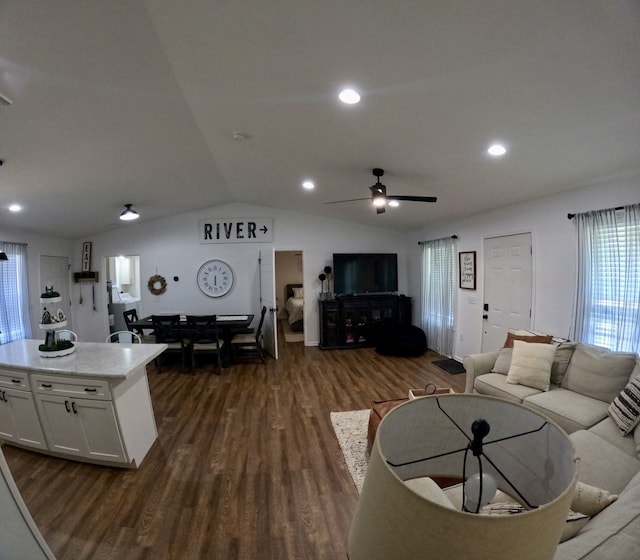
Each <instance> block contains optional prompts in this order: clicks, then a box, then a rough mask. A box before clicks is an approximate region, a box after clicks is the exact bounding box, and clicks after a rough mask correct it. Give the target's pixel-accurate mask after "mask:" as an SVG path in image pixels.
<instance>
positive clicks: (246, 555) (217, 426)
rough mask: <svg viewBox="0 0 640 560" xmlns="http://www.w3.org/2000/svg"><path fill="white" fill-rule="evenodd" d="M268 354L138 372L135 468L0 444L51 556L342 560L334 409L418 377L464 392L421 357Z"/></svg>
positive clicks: (397, 389) (300, 348)
mask: <svg viewBox="0 0 640 560" xmlns="http://www.w3.org/2000/svg"><path fill="white" fill-rule="evenodd" d="M280 358H281V359H280V360H278V361H275V360H273V359H269V360H268V362H267V364H266V365H261V364H259V363H246V364H236V365H233V366H232V367H230V368H227V369H224V370H223V373H222V375H221V376H218V375H215V374H214V373H213V369H211V370H207V369H203V368H201V369H199V370H197V371H196V372H195V375H191V374H190V373H185V372H183V371H181V367H180V365H178V364H176V365H175V366H171V365H169V366H167V365H163V368H162V371H161V372H158V371H157V370H156V369H155V368H154V367H153V366H150V368H149V384H150V389H151V396H152V400H153V406H154V410H155V416H156V422H157V426H158V433H159V439H158V440H157V441H156V442H155V444H154V446H153V447H152V449H151V451H150V452H149V454H148V455H147V457H146V458H145V460H144V461H143V463H142V465H141V466H140V468H139V469H137V470H128V469H118V468H110V467H101V466H95V465H88V464H83V463H78V462H74V461H67V460H62V459H56V458H51V457H47V456H44V455H40V454H37V453H32V452H29V451H25V450H22V449H17V448H15V447H11V446H4V447H3V450H4V453H5V456H6V458H7V462H8V463H9V466H10V468H11V471H12V473H13V476H14V478H15V480H16V483H17V485H18V487H19V488H20V491H21V493H22V495H23V497H24V500H25V502H26V503H27V506H28V507H29V510H30V511H31V514H32V515H33V518H34V519H35V522H36V524H37V525H38V527H39V528H40V530H41V532H42V534H43V536H44V538H45V540H46V541H47V542H48V543H49V546H50V547H51V549H52V550H53V552H54V553H55V554H56V556H57V558H58V559H59V560H71V559H73V560H79V559H91V560H99V559H118V560H120V559H127V560H137V559H143V558H144V559H176V560H177V559H180V560H188V559H197V560H201V559H216V560H227V559H252V560H253V559H261V560H268V559H279V560H280V559H285V560H288V559H296V560H297V559H314V560H315V559H335V558H341V559H344V558H346V551H347V536H348V531H349V525H350V523H351V519H352V516H353V513H354V511H355V506H356V502H357V499H358V495H357V492H356V490H355V487H354V485H353V482H352V480H351V477H350V475H349V472H348V471H347V468H346V465H345V463H344V461H343V458H342V453H341V452H340V448H339V446H338V442H337V440H336V437H335V434H334V432H333V429H332V427H331V422H330V419H329V413H330V412H332V411H343V410H357V409H363V408H369V406H370V402H371V400H372V399H373V400H382V399H391V398H399V397H404V396H406V394H407V391H408V389H409V388H410V387H416V388H421V387H424V385H425V384H426V383H427V382H434V383H435V384H436V385H438V386H440V387H452V388H453V389H454V390H456V391H463V390H464V382H465V374H459V375H449V374H447V373H446V372H444V371H443V370H441V369H439V368H438V367H436V366H433V365H432V364H431V363H430V362H431V361H432V360H436V359H439V358H441V356H439V355H437V354H435V353H432V352H429V353H427V354H425V355H424V356H423V357H421V358H394V357H383V356H380V355H378V354H377V353H376V352H375V351H374V350H373V349H357V350H333V351H322V350H319V349H318V348H314V347H313V348H312V347H308V348H305V347H304V345H303V344H302V343H293V344H291V343H290V344H285V343H284V342H283V343H281V353H280Z"/></svg>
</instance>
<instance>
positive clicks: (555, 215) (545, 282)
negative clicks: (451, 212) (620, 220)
mask: <svg viewBox="0 0 640 560" xmlns="http://www.w3.org/2000/svg"><path fill="white" fill-rule="evenodd" d="M638 202H640V176H638V175H636V176H633V177H626V178H622V179H616V180H611V181H609V182H607V183H602V184H598V185H594V186H590V187H585V188H582V189H579V190H574V191H570V192H567V193H563V194H560V195H554V196H549V197H545V198H540V199H537V200H534V201H532V202H528V203H524V204H519V205H515V206H510V207H508V208H497V209H496V210H494V211H491V212H487V213H483V214H478V215H475V216H471V217H468V218H464V219H460V220H455V221H452V222H449V223H446V224H437V225H434V226H432V227H428V228H425V229H423V230H420V231H416V232H413V233H411V234H410V235H408V236H407V238H408V240H409V244H408V250H409V255H410V259H409V263H410V264H409V278H410V285H409V292H410V293H412V294H414V295H415V297H414V323H416V324H419V322H418V315H417V313H418V312H419V301H418V299H419V293H420V263H421V248H420V247H419V246H418V243H417V242H418V241H423V240H429V239H437V238H440V237H445V236H450V235H454V234H456V235H458V251H477V275H478V277H477V290H476V291H475V292H472V291H469V290H458V299H457V306H458V308H457V318H456V331H457V332H456V345H455V349H454V356H456V357H458V358H461V357H464V356H466V355H467V354H471V353H474V352H479V351H480V349H481V343H482V304H483V288H484V278H483V273H484V271H483V260H484V254H483V240H484V239H485V238H487V237H495V236H501V235H510V234H514V233H524V232H531V234H532V242H533V309H532V319H531V328H532V329H534V330H538V331H542V332H545V333H550V334H554V335H557V336H564V337H566V336H568V335H569V330H570V326H571V321H572V313H573V301H574V292H575V272H576V271H575V266H576V231H575V225H574V222H573V221H572V220H569V219H568V218H567V214H568V213H580V212H587V211H589V210H599V209H602V208H611V207H616V206H622V205H626V204H633V203H638Z"/></svg>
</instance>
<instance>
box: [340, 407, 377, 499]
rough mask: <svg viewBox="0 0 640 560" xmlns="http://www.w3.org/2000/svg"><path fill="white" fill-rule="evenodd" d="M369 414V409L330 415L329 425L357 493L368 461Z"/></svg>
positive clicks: (360, 488)
mask: <svg viewBox="0 0 640 560" xmlns="http://www.w3.org/2000/svg"><path fill="white" fill-rule="evenodd" d="M369 412H370V411H369V409H366V410H350V411H348V412H332V413H331V424H332V426H333V429H334V431H335V433H336V436H337V438H338V443H339V444H340V449H341V450H342V455H344V461H345V463H346V464H347V468H348V469H349V472H350V473H351V478H353V483H354V484H355V485H356V488H357V490H358V493H359V492H360V491H361V490H362V483H363V482H364V475H365V473H366V472H367V462H368V461H369V453H368V452H367V426H368V424H369Z"/></svg>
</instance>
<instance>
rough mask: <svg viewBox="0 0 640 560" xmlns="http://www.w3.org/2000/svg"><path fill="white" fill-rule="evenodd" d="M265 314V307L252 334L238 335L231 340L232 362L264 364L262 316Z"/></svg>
mask: <svg viewBox="0 0 640 560" xmlns="http://www.w3.org/2000/svg"><path fill="white" fill-rule="evenodd" d="M266 313H267V308H266V306H263V307H262V311H261V312H260V322H259V323H258V328H257V329H256V331H255V332H254V333H240V334H236V335H234V336H233V338H232V339H231V355H232V357H233V359H234V360H236V359H238V360H241V359H258V360H260V361H261V362H262V363H263V364H264V363H265V359H264V351H263V350H262V325H263V324H264V316H265V315H266Z"/></svg>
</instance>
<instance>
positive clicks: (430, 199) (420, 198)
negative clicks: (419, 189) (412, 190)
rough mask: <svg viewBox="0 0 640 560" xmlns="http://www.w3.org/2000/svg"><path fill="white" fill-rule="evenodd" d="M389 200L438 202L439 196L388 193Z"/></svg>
mask: <svg viewBox="0 0 640 560" xmlns="http://www.w3.org/2000/svg"><path fill="white" fill-rule="evenodd" d="M387 199H388V200H410V201H412V202H437V200H438V198H437V197H435V196H402V195H391V194H390V195H388V196H387Z"/></svg>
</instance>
